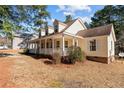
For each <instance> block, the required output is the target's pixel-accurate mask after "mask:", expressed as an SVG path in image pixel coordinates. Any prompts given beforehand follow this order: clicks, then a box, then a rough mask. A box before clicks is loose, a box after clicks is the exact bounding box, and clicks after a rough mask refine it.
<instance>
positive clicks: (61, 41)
mask: <svg viewBox="0 0 124 93" xmlns="http://www.w3.org/2000/svg"><path fill="white" fill-rule="evenodd" d="M115 41H116V37H115V32H114V27H113V25H112V24H108V25H105V26H100V27H95V28H92V29H87V27H86V26H85V25H84V22H83V20H82V19H80V18H77V19H75V20H72V21H70V22H68V23H63V22H61V21H59V20H55V21H54V22H53V27H52V26H48V29H41V38H37V39H34V40H30V41H29V43H28V49H29V52H30V53H34V54H47V55H53V54H54V53H55V52H58V53H60V55H61V56H63V57H64V56H67V55H68V53H67V51H68V48H69V47H70V46H79V47H80V48H81V49H82V51H84V53H85V54H86V57H87V58H88V59H90V60H95V61H99V62H105V63H110V62H113V61H114V55H115Z"/></svg>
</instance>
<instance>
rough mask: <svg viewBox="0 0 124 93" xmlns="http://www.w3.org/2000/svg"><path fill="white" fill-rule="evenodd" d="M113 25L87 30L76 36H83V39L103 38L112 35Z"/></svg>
mask: <svg viewBox="0 0 124 93" xmlns="http://www.w3.org/2000/svg"><path fill="white" fill-rule="evenodd" d="M112 26H113V25H112V24H109V25H105V26H100V27H95V28H92V29H86V30H81V31H79V32H78V33H77V34H76V35H79V36H82V37H84V38H85V37H95V36H103V35H110V33H111V31H112Z"/></svg>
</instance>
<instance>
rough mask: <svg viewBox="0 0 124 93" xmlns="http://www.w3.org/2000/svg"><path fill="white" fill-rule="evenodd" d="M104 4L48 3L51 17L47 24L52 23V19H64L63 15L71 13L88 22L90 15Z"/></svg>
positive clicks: (74, 16)
mask: <svg viewBox="0 0 124 93" xmlns="http://www.w3.org/2000/svg"><path fill="white" fill-rule="evenodd" d="M103 7H104V6H102V5H90V6H88V5H77V6H75V5H74V6H72V5H49V6H48V9H47V10H48V11H49V12H50V14H51V19H50V20H48V21H49V25H52V22H53V21H54V19H58V20H61V21H64V20H65V16H66V15H68V14H71V15H72V16H73V18H74V19H75V18H77V17H81V18H82V19H83V20H84V21H87V22H88V23H90V22H91V17H92V16H93V15H94V13H95V12H96V11H97V10H100V9H102V8H103Z"/></svg>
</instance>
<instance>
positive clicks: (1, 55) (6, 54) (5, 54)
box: [0, 53, 14, 57]
mask: <svg viewBox="0 0 124 93" xmlns="http://www.w3.org/2000/svg"><path fill="white" fill-rule="evenodd" d="M8 56H14V54H9V53H0V57H8Z"/></svg>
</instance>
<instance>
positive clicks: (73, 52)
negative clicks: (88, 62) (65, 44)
mask: <svg viewBox="0 0 124 93" xmlns="http://www.w3.org/2000/svg"><path fill="white" fill-rule="evenodd" d="M68 54H69V55H68V57H69V60H70V61H71V63H73V64H74V63H75V62H76V61H79V62H82V61H83V59H84V55H83V52H82V50H81V48H80V47H75V46H71V47H70V48H69V51H68Z"/></svg>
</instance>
